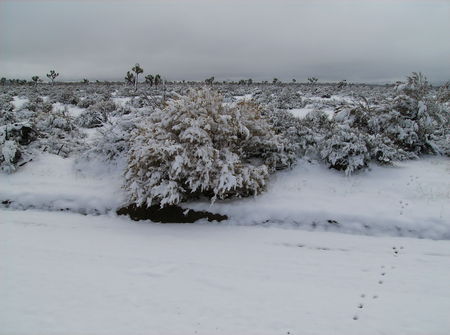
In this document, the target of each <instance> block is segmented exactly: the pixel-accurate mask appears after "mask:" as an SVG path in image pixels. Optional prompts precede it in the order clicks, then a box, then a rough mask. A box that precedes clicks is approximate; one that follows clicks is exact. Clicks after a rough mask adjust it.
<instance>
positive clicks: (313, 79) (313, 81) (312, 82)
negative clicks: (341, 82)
mask: <svg viewBox="0 0 450 335" xmlns="http://www.w3.org/2000/svg"><path fill="white" fill-rule="evenodd" d="M318 80H319V79H317V78H316V77H309V78H308V81H309V83H310V84H311V85H314V84H315V83H317V81H318Z"/></svg>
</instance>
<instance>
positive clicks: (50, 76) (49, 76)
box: [47, 70, 59, 85]
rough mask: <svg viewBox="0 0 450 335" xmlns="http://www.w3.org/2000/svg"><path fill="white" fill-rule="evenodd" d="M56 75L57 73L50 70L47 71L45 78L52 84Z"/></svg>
mask: <svg viewBox="0 0 450 335" xmlns="http://www.w3.org/2000/svg"><path fill="white" fill-rule="evenodd" d="M58 76H59V73H56V72H55V70H50V73H47V78H48V79H50V80H51V83H52V85H54V83H55V79H56V77H58Z"/></svg>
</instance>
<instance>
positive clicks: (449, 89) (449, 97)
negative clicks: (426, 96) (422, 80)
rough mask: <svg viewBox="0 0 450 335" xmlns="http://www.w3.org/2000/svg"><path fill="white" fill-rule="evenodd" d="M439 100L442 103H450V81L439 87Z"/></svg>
mask: <svg viewBox="0 0 450 335" xmlns="http://www.w3.org/2000/svg"><path fill="white" fill-rule="evenodd" d="M437 100H438V101H439V102H441V103H448V102H450V81H449V82H446V83H445V84H444V85H442V86H441V87H439V90H438V92H437Z"/></svg>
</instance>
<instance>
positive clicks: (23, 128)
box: [0, 123, 37, 173]
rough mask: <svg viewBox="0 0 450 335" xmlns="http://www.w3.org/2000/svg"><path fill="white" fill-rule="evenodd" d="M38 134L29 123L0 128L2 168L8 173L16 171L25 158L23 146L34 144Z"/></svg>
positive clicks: (0, 166)
mask: <svg viewBox="0 0 450 335" xmlns="http://www.w3.org/2000/svg"><path fill="white" fill-rule="evenodd" d="M36 138H37V132H36V131H35V130H34V129H32V128H31V126H30V124H28V123H14V124H7V125H4V126H0V168H1V170H2V171H4V172H6V173H12V172H14V171H15V170H16V167H17V164H18V163H19V162H20V159H21V158H24V157H23V156H24V149H23V146H26V145H28V144H30V143H31V142H33V141H34V140H35V139H36Z"/></svg>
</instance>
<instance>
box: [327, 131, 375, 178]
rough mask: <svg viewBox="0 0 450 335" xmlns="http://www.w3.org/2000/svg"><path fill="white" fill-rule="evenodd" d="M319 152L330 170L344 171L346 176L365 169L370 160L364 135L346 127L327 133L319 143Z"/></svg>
mask: <svg viewBox="0 0 450 335" xmlns="http://www.w3.org/2000/svg"><path fill="white" fill-rule="evenodd" d="M319 150H320V156H321V158H322V159H323V160H324V161H325V162H327V163H328V165H329V167H330V168H333V169H336V170H340V171H345V174H346V175H349V174H351V173H353V172H354V171H357V170H359V169H361V168H363V167H366V166H367V163H368V162H369V161H370V158H371V157H370V153H369V150H368V148H367V144H366V137H365V136H364V134H361V133H360V132H358V131H357V130H355V129H352V128H350V127H348V126H346V125H340V126H336V128H335V130H334V131H333V132H330V133H328V134H327V136H326V137H325V138H324V139H323V141H321V142H320V143H319Z"/></svg>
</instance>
